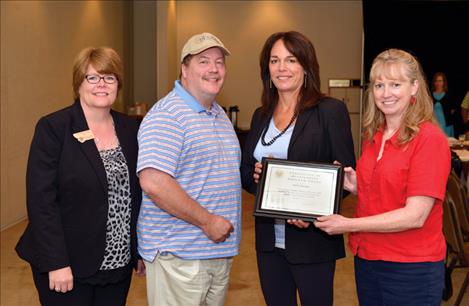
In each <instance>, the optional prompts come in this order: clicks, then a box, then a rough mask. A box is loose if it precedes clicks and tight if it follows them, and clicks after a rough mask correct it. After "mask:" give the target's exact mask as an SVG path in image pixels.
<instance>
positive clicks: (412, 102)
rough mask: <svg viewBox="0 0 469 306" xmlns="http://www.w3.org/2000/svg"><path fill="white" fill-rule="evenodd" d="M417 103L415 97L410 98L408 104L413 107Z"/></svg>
mask: <svg viewBox="0 0 469 306" xmlns="http://www.w3.org/2000/svg"><path fill="white" fill-rule="evenodd" d="M416 102H417V98H416V97H415V96H411V97H410V104H412V105H414V104H415V103H416Z"/></svg>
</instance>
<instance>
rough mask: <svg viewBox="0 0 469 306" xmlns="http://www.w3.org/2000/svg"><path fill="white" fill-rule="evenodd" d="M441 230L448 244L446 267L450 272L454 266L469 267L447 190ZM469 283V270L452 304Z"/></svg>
mask: <svg viewBox="0 0 469 306" xmlns="http://www.w3.org/2000/svg"><path fill="white" fill-rule="evenodd" d="M443 232H444V234H445V239H446V244H447V246H448V250H447V256H446V269H447V271H449V272H450V273H451V271H452V270H453V269H455V268H467V267H469V257H468V255H466V254H465V252H464V238H463V234H462V231H461V225H460V224H459V217H458V210H457V208H456V205H455V203H454V200H453V199H452V196H451V194H450V193H449V192H447V193H446V196H445V200H444V201H443ZM468 285H469V270H468V271H467V273H466V276H465V279H464V282H463V284H462V286H461V288H460V289H459V293H458V296H457V298H456V301H455V303H454V306H459V305H460V304H461V301H462V298H463V296H464V293H465V292H466V289H467V287H468Z"/></svg>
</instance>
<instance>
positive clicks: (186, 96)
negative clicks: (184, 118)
mask: <svg viewBox="0 0 469 306" xmlns="http://www.w3.org/2000/svg"><path fill="white" fill-rule="evenodd" d="M174 88H175V89H176V93H177V94H178V95H179V96H180V97H181V98H182V99H183V100H184V101H185V102H186V103H187V105H189V107H190V108H192V109H193V110H194V111H195V112H197V113H202V112H206V113H207V114H214V115H215V116H217V115H218V114H219V113H220V107H219V106H218V104H217V103H216V102H213V103H212V107H211V109H210V110H207V109H205V107H203V106H202V105H201V104H200V103H199V101H197V99H196V98H194V96H192V95H191V94H190V93H189V92H188V91H187V90H186V89H185V88H184V87H182V84H181V81H179V80H176V81H175V82H174Z"/></svg>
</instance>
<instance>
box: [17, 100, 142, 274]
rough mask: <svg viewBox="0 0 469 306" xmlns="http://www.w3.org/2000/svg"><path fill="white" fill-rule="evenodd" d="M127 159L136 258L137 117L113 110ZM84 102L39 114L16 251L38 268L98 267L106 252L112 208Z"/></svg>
mask: <svg viewBox="0 0 469 306" xmlns="http://www.w3.org/2000/svg"><path fill="white" fill-rule="evenodd" d="M111 115H112V117H113V120H114V124H115V129H116V134H117V137H118V139H119V143H120V145H121V147H122V150H123V153H124V155H125V158H126V160H127V165H128V168H129V176H130V192H131V198H132V202H131V255H132V261H133V264H136V259H137V235H136V222H137V217H138V212H139V208H140V203H141V197H142V195H141V189H140V186H139V183H138V178H137V176H136V163H137V152H138V143H137V131H138V122H137V121H136V120H134V119H131V118H130V117H127V116H125V115H123V114H121V113H118V112H115V111H111ZM88 129H89V128H88V125H87V123H86V119H85V116H84V113H83V110H82V108H81V105H80V102H79V101H76V102H75V103H74V104H73V105H71V106H69V107H67V108H65V109H62V110H60V111H57V112H55V113H52V114H49V115H47V116H45V117H43V118H41V119H40V120H39V121H38V123H37V125H36V130H35V133H34V137H33V140H32V143H31V148H30V151H29V159H28V167H27V174H26V191H27V208H28V217H29V224H28V226H27V228H26V230H25V232H24V234H23V236H22V237H21V238H20V241H19V242H18V244H17V246H16V251H17V253H18V255H19V256H20V257H21V258H23V259H24V260H26V261H28V262H29V263H30V264H31V265H32V266H33V267H35V268H37V269H39V271H40V272H48V271H52V270H56V269H59V268H63V267H66V266H71V268H72V273H73V275H74V276H75V277H87V276H90V275H92V274H94V273H95V272H96V271H98V269H99V267H100V265H101V263H102V260H103V258H104V250H105V242H106V222H107V213H108V196H107V188H108V186H107V179H106V171H105V169H104V165H103V162H102V160H101V157H100V155H99V152H98V149H97V148H96V145H95V143H94V141H93V140H88V141H85V142H84V143H80V142H79V141H78V140H77V139H76V138H75V137H74V136H73V134H74V133H77V132H81V131H85V130H88Z"/></svg>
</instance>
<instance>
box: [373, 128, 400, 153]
mask: <svg viewBox="0 0 469 306" xmlns="http://www.w3.org/2000/svg"><path fill="white" fill-rule="evenodd" d="M399 133H400V129H397V130H396V131H395V132H394V135H392V137H391V138H389V139H388V141H389V142H390V143H391V144H392V145H393V146H394V147H396V148H399V146H400V145H399V140H398V137H399ZM382 141H383V128H379V129H378V131H376V133H375V135H374V136H373V143H374V146H375V148H376V149H377V150H378V152H379V149H380V148H381V142H382Z"/></svg>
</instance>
